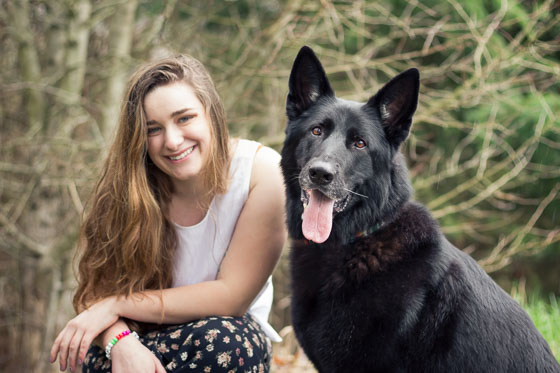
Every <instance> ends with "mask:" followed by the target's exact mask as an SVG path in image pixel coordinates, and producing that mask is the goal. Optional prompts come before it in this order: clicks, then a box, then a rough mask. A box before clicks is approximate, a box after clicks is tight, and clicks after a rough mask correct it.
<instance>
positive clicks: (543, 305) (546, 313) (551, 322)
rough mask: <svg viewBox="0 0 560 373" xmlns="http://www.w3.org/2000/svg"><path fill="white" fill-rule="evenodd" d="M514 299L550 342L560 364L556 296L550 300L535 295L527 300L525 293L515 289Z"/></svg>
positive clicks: (559, 333)
mask: <svg viewBox="0 0 560 373" xmlns="http://www.w3.org/2000/svg"><path fill="white" fill-rule="evenodd" d="M512 295H513V298H514V299H515V300H516V301H517V302H518V303H519V304H521V306H522V307H523V308H524V309H525V311H527V313H528V314H529V316H530V317H531V319H532V320H533V322H534V323H535V326H536V327H537V329H538V330H539V331H540V332H541V334H542V335H543V337H544V339H545V340H546V341H547V342H548V345H549V346H550V349H551V350H552V353H553V354H554V356H555V357H556V360H558V362H560V303H559V302H558V298H557V297H556V296H555V295H552V294H551V295H550V296H549V297H548V299H546V298H543V297H542V296H539V295H538V294H536V293H533V294H532V295H531V296H529V298H528V299H527V296H526V295H525V294H524V292H519V288H518V287H517V288H514V292H513V294H512Z"/></svg>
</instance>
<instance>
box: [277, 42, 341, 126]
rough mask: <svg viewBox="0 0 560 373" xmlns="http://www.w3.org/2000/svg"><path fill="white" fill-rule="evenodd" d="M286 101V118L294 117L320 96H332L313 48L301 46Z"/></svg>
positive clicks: (291, 75) (293, 67)
mask: <svg viewBox="0 0 560 373" xmlns="http://www.w3.org/2000/svg"><path fill="white" fill-rule="evenodd" d="M289 88H290V92H289V93H288V99H287V102H286V114H287V115H288V118H290V119H295V118H297V117H298V116H299V115H300V114H301V113H303V112H304V111H305V110H307V109H308V108H309V107H310V106H311V105H313V103H315V101H317V99H318V98H319V97H321V96H334V92H333V90H332V88H331V85H330V84H329V81H328V79H327V75H326V74H325V70H323V66H322V65H321V62H319V59H318V58H317V56H315V53H313V50H312V49H311V48H309V47H307V46H305V47H302V48H301V49H300V50H299V53H298V55H297V57H296V60H295V61H294V65H293V66H292V72H291V74H290V83H289Z"/></svg>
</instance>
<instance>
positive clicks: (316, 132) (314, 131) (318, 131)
mask: <svg viewBox="0 0 560 373" xmlns="http://www.w3.org/2000/svg"><path fill="white" fill-rule="evenodd" d="M311 133H312V134H314V135H315V136H321V135H322V134H323V130H322V129H321V127H319V126H317V127H313V129H312V130H311Z"/></svg>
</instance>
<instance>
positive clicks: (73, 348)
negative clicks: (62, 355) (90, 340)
mask: <svg viewBox="0 0 560 373" xmlns="http://www.w3.org/2000/svg"><path fill="white" fill-rule="evenodd" d="M84 334H85V331H84V330H82V329H79V328H78V329H76V332H75V333H74V335H73V336H72V340H70V345H69V347H68V365H70V370H71V371H74V370H75V369H76V361H77V357H78V353H79V351H80V346H81V345H82V340H83V339H84Z"/></svg>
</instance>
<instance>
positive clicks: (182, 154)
mask: <svg viewBox="0 0 560 373" xmlns="http://www.w3.org/2000/svg"><path fill="white" fill-rule="evenodd" d="M193 150H194V146H193V147H190V148H188V149H187V150H185V151H184V152H182V153H181V154H179V155H178V156H175V157H172V156H169V159H171V160H172V161H178V160H179V159H183V158H185V157H186V156H187V155H189V154H191V153H192V151H193Z"/></svg>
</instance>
